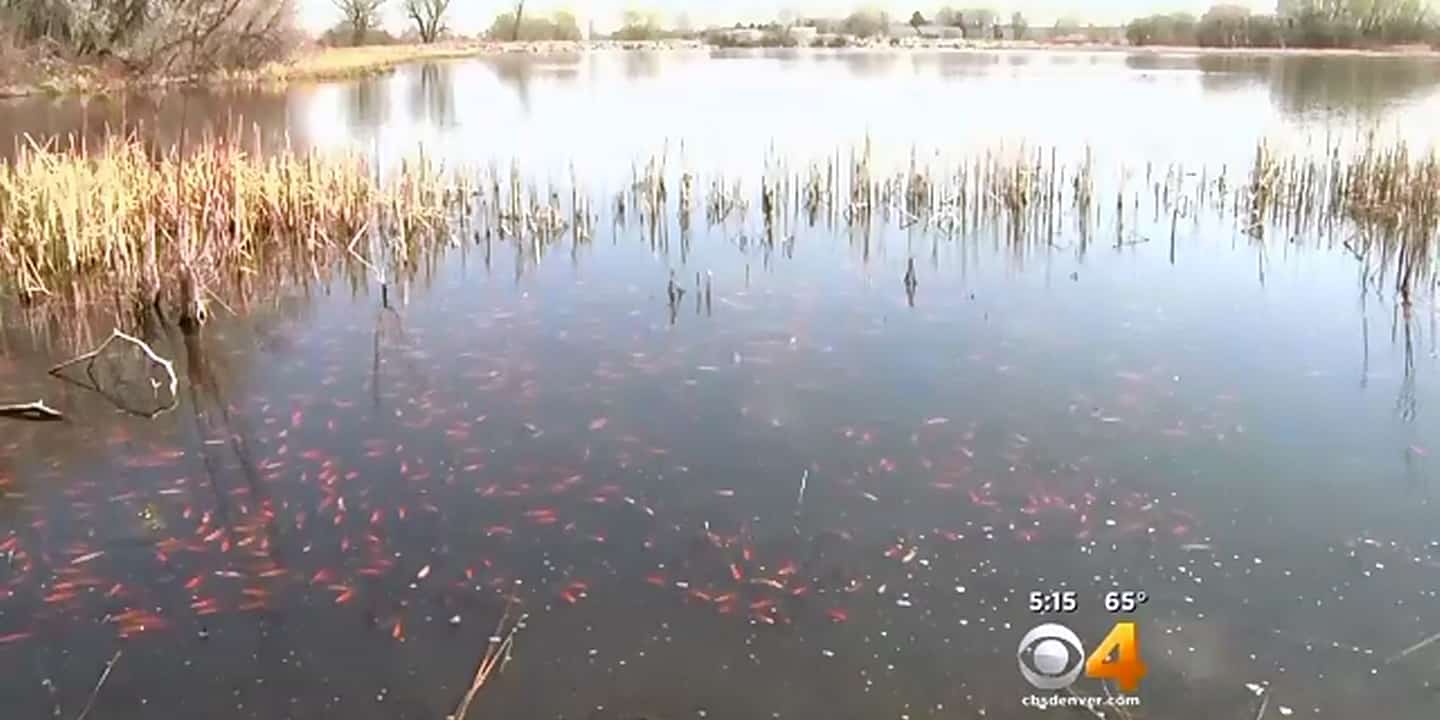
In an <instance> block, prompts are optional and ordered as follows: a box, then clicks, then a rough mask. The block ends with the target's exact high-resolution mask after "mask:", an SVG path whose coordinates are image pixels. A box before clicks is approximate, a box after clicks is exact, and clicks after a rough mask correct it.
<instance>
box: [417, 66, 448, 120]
mask: <svg viewBox="0 0 1440 720" xmlns="http://www.w3.org/2000/svg"><path fill="white" fill-rule="evenodd" d="M455 91H456V87H455V78H454V66H453V65H449V64H442V63H426V64H424V65H421V66H420V69H419V77H418V78H417V82H415V83H414V84H412V85H411V86H410V115H411V117H412V118H413V119H414V122H417V123H420V124H424V125H428V126H431V127H435V128H438V129H442V130H444V129H449V128H451V127H454V126H455V124H456V122H457V117H456V108H455Z"/></svg>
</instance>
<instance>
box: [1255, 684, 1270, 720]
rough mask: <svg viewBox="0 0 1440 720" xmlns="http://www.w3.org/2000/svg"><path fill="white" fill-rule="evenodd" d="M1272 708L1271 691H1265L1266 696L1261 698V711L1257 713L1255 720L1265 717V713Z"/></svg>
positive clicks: (1267, 689)
mask: <svg viewBox="0 0 1440 720" xmlns="http://www.w3.org/2000/svg"><path fill="white" fill-rule="evenodd" d="M1269 707H1270V689H1269V688H1266V689H1265V694H1264V695H1261V696H1260V710H1259V712H1257V713H1255V720H1260V718H1263V717H1265V711H1266V710H1267V709H1269Z"/></svg>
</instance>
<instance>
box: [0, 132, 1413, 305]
mask: <svg viewBox="0 0 1440 720" xmlns="http://www.w3.org/2000/svg"><path fill="white" fill-rule="evenodd" d="M1082 150H1083V151H1082V152H1078V153H1076V154H1074V155H1071V156H1070V157H1069V158H1068V159H1067V158H1066V157H1065V156H1064V155H1062V153H1061V152H1060V151H1059V150H1058V149H1057V148H1053V147H1051V148H1043V147H1025V146H1020V147H1019V148H1011V149H1008V150H1007V149H1004V148H1000V149H990V150H985V151H983V152H979V153H975V154H972V155H969V156H966V157H964V158H961V159H958V160H942V159H940V157H939V156H938V155H936V156H934V157H926V156H923V155H921V154H920V153H919V152H918V151H917V150H915V149H911V151H910V153H909V157H908V162H905V163H903V164H902V165H901V166H900V167H898V168H883V167H882V163H880V162H878V161H877V160H876V157H875V154H874V152H873V149H872V145H871V142H870V140H869V138H867V139H866V140H865V142H864V144H863V145H861V146H857V147H854V148H852V149H850V151H849V158H848V162H847V161H846V159H845V154H844V151H843V150H837V151H835V152H832V153H827V154H826V156H825V158H824V159H823V160H819V161H812V162H809V163H808V164H807V163H792V162H791V159H790V158H784V157H780V156H777V155H775V151H774V149H773V148H771V149H770V150H769V151H768V154H767V155H766V157H765V163H764V168H763V171H762V172H761V173H760V174H759V177H758V178H756V179H757V180H758V182H755V183H752V182H750V178H748V177H746V178H744V179H743V181H742V177H740V176H726V175H723V174H718V173H716V174H711V175H709V176H708V177H706V176H702V175H699V174H697V173H695V172H694V171H693V170H690V169H688V168H686V167H685V162H684V150H683V147H682V149H681V157H680V162H679V163H671V162H670V161H669V153H668V150H662V151H661V153H660V154H658V155H655V156H652V157H649V158H647V159H645V160H644V162H643V163H639V164H636V165H634V166H632V169H631V173H630V178H629V179H628V182H627V183H626V184H625V186H624V189H623V190H622V191H621V192H619V193H617V194H616V195H614V196H613V197H614V202H613V205H612V206H611V207H612V211H613V212H612V215H611V217H610V220H612V221H613V223H614V225H615V226H616V227H624V226H626V225H627V224H628V223H629V221H630V219H631V218H633V219H635V220H637V221H638V224H639V226H640V227H641V228H642V230H644V231H645V233H646V235H647V236H648V240H649V242H650V243H651V244H652V246H654V247H655V248H656V249H665V248H667V247H668V244H667V243H668V240H667V239H666V238H667V237H668V232H669V228H670V227H671V223H672V222H673V223H675V224H677V225H678V226H679V228H680V230H681V237H682V245H681V248H682V253H683V252H685V248H686V243H687V242H688V240H687V239H686V238H687V237H688V235H689V231H690V214H691V212H692V209H693V207H694V206H695V205H696V204H697V203H699V202H702V199H701V198H696V197H695V193H696V192H697V190H698V189H700V188H704V189H705V190H704V192H705V197H704V198H703V204H704V208H705V212H704V217H705V220H706V221H708V222H709V223H710V224H711V225H712V226H721V227H726V228H729V230H727V231H726V233H727V234H730V233H732V232H736V231H738V232H739V233H740V237H739V243H740V245H741V247H742V248H743V247H744V246H745V242H747V240H746V239H745V238H746V237H747V235H748V237H756V238H760V239H761V241H762V242H763V243H765V244H766V245H767V246H772V247H773V245H774V244H775V240H776V238H783V239H785V241H786V243H787V245H788V244H789V243H791V242H792V239H793V237H794V233H793V228H792V227H790V226H791V225H792V224H793V223H796V222H800V223H808V224H809V225H811V226H814V225H817V224H818V223H821V222H824V223H825V224H826V225H827V227H831V228H835V227H836V226H839V227H840V228H843V229H846V230H848V231H849V232H850V234H851V237H858V236H860V235H862V234H863V236H864V237H865V238H867V247H868V238H869V234H870V232H871V230H872V229H874V228H876V227H879V225H880V223H884V222H889V221H895V222H896V223H897V224H898V226H899V227H900V228H902V229H905V230H907V231H911V232H932V231H935V232H938V233H940V234H941V235H943V236H945V237H948V238H951V239H955V240H957V241H965V240H966V239H967V238H971V237H975V236H977V235H978V236H987V237H995V238H1001V237H1003V238H1005V240H1006V241H1007V242H1009V243H1011V244H1013V245H1014V246H1015V247H1016V248H1017V249H1018V248H1020V247H1028V246H1031V245H1033V246H1034V247H1037V248H1050V247H1060V244H1059V243H1058V241H1057V238H1060V237H1061V236H1070V234H1071V233H1072V232H1073V233H1074V235H1073V236H1074V237H1076V238H1077V239H1078V247H1079V250H1080V252H1084V251H1085V248H1086V246H1087V243H1088V242H1089V241H1090V240H1091V239H1092V238H1093V237H1094V233H1095V232H1096V231H1097V230H1098V229H1100V227H1101V226H1102V224H1105V225H1106V226H1108V227H1109V228H1110V229H1111V230H1113V233H1114V237H1115V241H1114V245H1115V247H1117V248H1119V247H1124V246H1126V245H1131V244H1136V243H1141V242H1147V241H1149V240H1150V239H1151V238H1152V236H1153V237H1155V238H1164V237H1166V236H1168V238H1169V241H1170V243H1169V245H1170V255H1171V258H1172V261H1173V258H1174V257H1175V246H1176V244H1177V242H1178V241H1179V239H1180V238H1181V236H1182V233H1181V219H1182V218H1183V219H1186V220H1187V221H1190V220H1192V219H1194V221H1195V222H1198V218H1199V215H1200V212H1201V211H1202V210H1205V211H1213V212H1214V214H1215V216H1216V217H1220V218H1226V217H1228V218H1230V219H1233V221H1234V222H1235V225H1236V228H1237V229H1238V230H1239V231H1241V232H1244V233H1246V234H1248V235H1249V236H1250V237H1252V238H1254V239H1255V241H1256V242H1263V241H1264V240H1265V238H1266V236H1267V230H1271V231H1273V232H1270V233H1269V234H1271V235H1279V236H1283V237H1287V238H1296V237H1313V238H1321V239H1324V238H1332V239H1333V240H1332V242H1333V243H1334V244H1343V245H1344V246H1345V247H1346V248H1348V249H1349V251H1350V252H1351V253H1352V254H1354V255H1356V256H1357V257H1359V258H1361V259H1362V260H1365V261H1366V262H1367V263H1370V262H1373V263H1376V266H1377V267H1376V270H1377V272H1379V273H1383V272H1390V271H1393V272H1394V273H1395V275H1394V280H1395V287H1396V291H1397V294H1399V295H1401V296H1402V297H1404V298H1405V299H1406V300H1407V301H1408V299H1409V295H1410V291H1411V289H1412V288H1414V287H1419V286H1421V285H1422V284H1424V281H1425V280H1427V279H1429V278H1430V277H1432V276H1433V273H1434V266H1435V256H1436V250H1437V242H1436V235H1437V228H1440V158H1437V156H1436V155H1434V154H1433V153H1431V154H1425V153H1416V152H1414V151H1412V150H1411V149H1410V148H1408V147H1406V146H1405V145H1403V144H1391V145H1382V144H1379V143H1377V142H1375V140H1374V138H1373V137H1372V138H1370V139H1369V141H1368V142H1366V143H1364V144H1363V145H1362V146H1360V147H1358V148H1356V149H1353V150H1342V149H1341V148H1340V147H1339V146H1327V147H1326V148H1325V149H1324V151H1323V152H1320V153H1316V152H1313V151H1309V152H1300V153H1295V154H1290V155H1281V154H1280V153H1277V152H1276V151H1275V150H1274V149H1273V148H1272V147H1271V146H1270V145H1268V144H1265V143H1261V144H1259V145H1257V147H1256V150H1255V153H1254V156H1253V160H1252V162H1251V164H1250V166H1249V167H1248V168H1240V169H1236V168H1231V167H1229V166H1224V165H1222V166H1220V167H1218V168H1213V167H1205V166H1200V167H1185V166H1184V165H1183V164H1180V163H1170V164H1168V165H1164V166H1158V165H1154V164H1150V163H1147V164H1146V166H1145V167H1144V169H1143V173H1141V172H1140V171H1139V169H1133V170H1132V169H1131V168H1126V167H1120V168H1113V170H1118V172H1109V173H1107V172H1103V171H1102V170H1101V169H1100V162H1099V160H1098V158H1097V154H1096V153H1094V152H1092V150H1091V149H1090V148H1088V147H1086V148H1083V149H1082ZM676 165H678V166H679V167H678V168H677V167H676ZM671 187H674V188H678V191H677V192H676V193H673V194H674V195H676V196H677V197H676V198H673V199H672V198H671V197H670V195H671V194H672V193H670V192H669V190H670V188H671ZM1112 196H1113V201H1112V200H1111V198H1112ZM562 198H568V205H569V207H568V208H567V207H564V205H563V204H562ZM1112 203H1113V204H1112ZM1146 203H1148V204H1149V205H1151V207H1149V208H1146V207H1143V206H1142V205H1143V204H1146ZM593 207H595V204H594V203H593V202H592V201H591V199H590V196H589V194H588V193H586V192H584V191H583V190H582V189H581V187H580V180H579V179H578V178H576V177H575V172H574V169H573V168H572V169H571V172H570V187H569V188H565V189H563V190H562V189H560V188H557V187H546V188H537V187H536V186H535V185H534V184H533V183H532V182H529V181H528V180H527V176H526V174H525V173H523V172H522V170H521V168H520V166H519V165H518V163H512V164H511V166H510V167H509V168H508V169H507V170H506V171H503V172H502V171H500V170H497V169H496V168H495V167H494V166H491V167H490V168H489V171H488V175H486V174H485V172H484V171H480V172H470V171H466V172H457V171H455V170H447V169H445V168H444V167H442V165H441V164H440V163H438V162H437V161H436V159H435V158H434V157H433V156H431V155H427V154H425V153H423V152H421V153H418V154H417V155H414V156H412V157H411V158H410V159H407V160H405V161H404V162H401V163H399V165H398V166H397V167H395V168H393V169H390V170H388V171H386V172H380V171H379V170H378V169H377V168H376V167H375V166H374V165H373V164H372V162H371V161H370V160H369V159H368V158H367V157H366V156H365V155H363V154H360V153H356V152H342V153H338V154H319V153H314V152H303V153H302V152H295V151H292V150H290V149H286V148H282V149H280V150H278V151H273V152H269V153H267V154H264V155H261V154H258V153H254V152H249V151H247V150H246V149H245V148H244V147H243V146H242V144H241V143H239V142H238V141H236V140H234V139H227V138H208V139H205V140H203V141H200V142H197V143H194V144H193V146H192V147H190V148H187V149H185V150H183V151H182V150H181V149H175V148H172V149H170V150H168V151H165V152H157V151H155V150H153V149H152V148H150V147H148V146H146V145H145V144H144V143H142V142H140V141H139V140H138V139H136V138H134V137H112V138H110V139H109V140H107V141H106V142H104V144H103V147H102V148H100V149H99V150H98V151H94V152H85V151H76V150H75V149H73V148H69V149H60V148H58V147H56V146H55V145H53V144H40V143H35V142H30V141H28V140H27V141H26V142H25V143H24V144H22V145H21V146H20V147H18V148H17V150H16V152H15V154H14V158H13V159H12V160H10V161H8V162H0V283H8V284H10V285H11V286H12V287H13V288H14V290H15V291H17V292H19V293H20V294H22V295H25V296H35V295H43V294H46V293H48V292H50V291H51V290H52V288H54V287H56V286H59V285H64V284H65V283H67V282H69V281H70V280H73V279H75V278H79V277H90V278H99V279H101V280H103V281H104V282H105V283H106V284H108V285H109V286H110V287H111V289H112V290H114V291H115V292H121V293H124V292H132V291H133V292H135V293H136V294H137V295H138V296H139V297H140V298H142V299H146V300H150V299H153V298H154V296H155V295H156V294H157V293H158V292H160V290H162V289H164V290H167V291H169V292H171V293H178V294H179V296H180V305H181V307H182V308H184V307H187V306H195V309H192V310H191V311H190V313H189V314H191V315H202V316H203V307H200V306H203V298H204V297H205V294H206V292H208V291H209V288H210V287H212V286H213V285H216V284H219V283H217V282H216V281H217V280H222V279H223V280H225V281H226V283H225V284H226V285H227V286H228V285H230V284H233V283H234V282H235V281H237V279H241V280H243V279H244V278H247V277H250V276H253V275H256V274H257V273H256V272H255V271H256V270H258V269H260V268H262V267H269V266H272V265H273V264H274V263H277V262H278V263H280V264H283V265H284V266H285V267H288V268H289V269H290V270H291V271H294V270H295V269H296V268H303V269H305V270H306V271H307V273H308V274H309V275H310V276H312V277H317V278H318V277H319V274H320V272H321V269H322V268H325V267H327V265H329V264H331V263H334V262H342V263H346V264H353V263H351V261H355V262H358V263H359V264H360V265H363V266H364V268H365V269H366V270H367V271H368V273H369V274H371V275H373V276H375V277H376V278H377V279H379V280H380V281H381V282H382V284H383V283H384V282H385V281H386V280H387V279H388V278H390V277H392V273H393V275H394V276H396V277H398V276H401V275H403V274H404V273H405V272H406V271H407V270H413V269H415V268H416V267H417V266H418V263H419V262H420V261H421V260H422V259H423V258H422V256H421V253H422V252H430V251H432V250H433V251H437V252H438V249H440V248H443V247H446V246H449V245H454V244H457V243H458V241H459V238H464V237H473V238H474V240H475V242H476V243H479V242H481V240H482V238H483V239H484V240H483V241H484V244H485V258H486V262H487V263H488V262H489V258H490V252H491V241H492V238H499V239H501V240H503V241H507V242H511V243H513V244H514V245H515V247H516V248H517V251H518V255H517V265H521V264H524V263H529V262H534V261H536V260H538V259H539V257H540V255H541V254H542V253H544V252H545V250H546V248H547V247H549V246H551V245H553V244H556V243H559V242H561V241H563V239H564V238H569V239H570V241H571V242H572V243H573V244H575V245H578V244H580V243H584V242H588V241H589V239H590V238H591V237H592V233H593V229H592V228H593V225H594V223H595V221H596V219H597V218H598V216H597V215H596V213H595V212H594V211H593V209H592V208H593ZM1112 208H1113V217H1112ZM752 209H758V211H759V215H760V217H759V220H760V223H761V225H762V227H763V231H762V232H752V231H751V230H750V226H749V225H748V223H749V222H750V221H751V220H752V219H754V215H753V213H752ZM1147 210H1148V212H1147ZM1067 225H1070V227H1073V231H1072V230H1071V229H1069V228H1067ZM997 229H1003V230H1004V232H1003V233H995V232H992V231H994V230H997ZM1337 237H1338V239H1335V238H1337ZM430 259H431V261H433V257H431V258H430Z"/></svg>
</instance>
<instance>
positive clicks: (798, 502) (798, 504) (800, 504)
mask: <svg viewBox="0 0 1440 720" xmlns="http://www.w3.org/2000/svg"><path fill="white" fill-rule="evenodd" d="M809 479H810V468H805V472H803V473H800V495H799V496H798V497H796V498H795V514H796V515H799V514H800V510H801V509H803V508H804V507H805V482H806V481H807V480H809Z"/></svg>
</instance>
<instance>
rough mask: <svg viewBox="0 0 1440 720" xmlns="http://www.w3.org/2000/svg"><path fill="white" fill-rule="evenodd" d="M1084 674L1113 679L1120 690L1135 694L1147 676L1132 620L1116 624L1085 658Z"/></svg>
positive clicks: (1101, 678) (1099, 678) (1138, 638)
mask: <svg viewBox="0 0 1440 720" xmlns="http://www.w3.org/2000/svg"><path fill="white" fill-rule="evenodd" d="M1085 675H1086V676H1087V677H1091V678H1095V679H1096V680H1114V681H1115V685H1116V686H1118V687H1119V688H1120V691H1121V692H1127V693H1133V692H1135V691H1136V690H1138V689H1139V688H1140V680H1141V679H1142V678H1144V677H1145V663H1144V661H1142V660H1141V659H1140V637H1139V633H1138V631H1137V630H1136V629H1135V623H1133V622H1121V623H1115V627H1112V628H1110V634H1109V635H1106V636H1105V639H1104V640H1101V641H1100V646H1099V647H1097V648H1095V652H1093V653H1090V657H1089V658H1086V660H1085Z"/></svg>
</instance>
